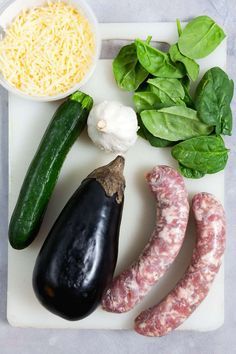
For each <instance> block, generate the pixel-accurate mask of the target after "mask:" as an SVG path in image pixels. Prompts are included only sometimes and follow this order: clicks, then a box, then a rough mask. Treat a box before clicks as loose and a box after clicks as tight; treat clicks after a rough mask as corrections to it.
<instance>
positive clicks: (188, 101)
mask: <svg viewBox="0 0 236 354" xmlns="http://www.w3.org/2000/svg"><path fill="white" fill-rule="evenodd" d="M180 82H181V84H182V86H183V88H184V93H185V96H184V99H183V101H184V103H185V104H186V106H187V107H189V108H192V109H195V104H194V101H193V99H192V96H191V94H190V79H189V77H188V76H184V77H183V78H182V79H180Z"/></svg>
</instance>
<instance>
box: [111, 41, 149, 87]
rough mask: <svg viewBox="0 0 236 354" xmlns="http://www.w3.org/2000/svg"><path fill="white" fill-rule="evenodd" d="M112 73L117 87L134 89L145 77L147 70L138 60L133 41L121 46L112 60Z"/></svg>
mask: <svg viewBox="0 0 236 354" xmlns="http://www.w3.org/2000/svg"><path fill="white" fill-rule="evenodd" d="M113 73H114V76H115V79H116V82H117V85H118V86H119V88H121V89H122V90H125V91H135V90H136V89H137V88H138V87H139V85H140V84H141V83H142V82H143V81H144V80H145V79H146V78H147V76H148V72H147V71H146V70H145V69H144V68H143V67H142V65H141V64H140V63H139V62H138V58H137V50H136V46H135V44H134V43H132V44H129V45H126V46H124V47H122V48H121V50H120V51H119V53H118V55H117V56H116V58H115V59H114V60H113Z"/></svg>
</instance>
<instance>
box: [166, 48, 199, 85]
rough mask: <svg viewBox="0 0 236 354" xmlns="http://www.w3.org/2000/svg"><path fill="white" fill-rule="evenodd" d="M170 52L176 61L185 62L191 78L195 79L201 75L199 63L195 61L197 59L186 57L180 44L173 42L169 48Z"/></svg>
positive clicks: (172, 58)
mask: <svg viewBox="0 0 236 354" xmlns="http://www.w3.org/2000/svg"><path fill="white" fill-rule="evenodd" d="M169 54H170V58H171V60H172V61H173V62H174V63H175V62H180V63H183V65H184V66H185V69H186V71H187V74H188V75H189V77H190V78H191V80H193V81H195V80H197V78H198V75H199V65H198V63H196V62H195V60H193V59H190V58H188V57H186V56H185V55H183V54H181V53H180V51H179V47H178V44H177V43H176V44H173V45H172V46H171V47H170V49H169Z"/></svg>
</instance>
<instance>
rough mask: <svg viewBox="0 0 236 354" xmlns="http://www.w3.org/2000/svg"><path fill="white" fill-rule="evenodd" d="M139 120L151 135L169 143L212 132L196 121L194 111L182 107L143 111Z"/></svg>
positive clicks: (208, 127) (209, 127)
mask: <svg viewBox="0 0 236 354" xmlns="http://www.w3.org/2000/svg"><path fill="white" fill-rule="evenodd" d="M141 119H142V122H143V124H144V125H145V127H146V129H147V130H148V131H149V132H150V133H151V134H152V135H154V136H156V137H158V138H162V139H166V140H170V141H179V140H185V139H189V138H192V137H194V136H198V135H208V134H210V133H211V132H212V130H213V128H212V127H211V126H208V125H206V124H204V123H202V122H201V121H200V120H199V119H198V117H197V112H196V111H195V110H193V109H190V108H187V107H183V106H173V107H167V108H162V109H159V110H148V111H143V112H141Z"/></svg>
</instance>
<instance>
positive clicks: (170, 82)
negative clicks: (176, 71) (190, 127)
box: [147, 78, 185, 106]
mask: <svg viewBox="0 0 236 354" xmlns="http://www.w3.org/2000/svg"><path fill="white" fill-rule="evenodd" d="M147 82H148V84H149V85H150V90H152V91H153V92H154V93H155V94H156V95H157V96H158V97H159V100H160V101H161V102H162V103H165V104H168V105H169V106H172V105H177V104H180V105H181V104H182V105H184V102H183V99H184V97H185V92H184V88H183V86H182V85H181V83H180V81H179V80H177V79H163V78H155V79H149V80H147Z"/></svg>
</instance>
